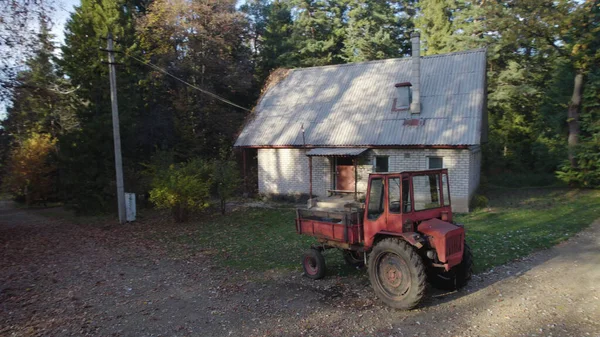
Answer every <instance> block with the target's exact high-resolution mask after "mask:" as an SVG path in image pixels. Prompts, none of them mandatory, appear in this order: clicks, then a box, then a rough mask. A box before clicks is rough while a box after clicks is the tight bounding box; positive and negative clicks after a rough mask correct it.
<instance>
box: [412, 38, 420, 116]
mask: <svg viewBox="0 0 600 337" xmlns="http://www.w3.org/2000/svg"><path fill="white" fill-rule="evenodd" d="M410 40H411V42H412V78H411V81H410V82H411V84H412V102H411V103H410V112H411V113H412V114H415V115H418V114H420V113H421V34H419V32H413V33H412V34H410Z"/></svg>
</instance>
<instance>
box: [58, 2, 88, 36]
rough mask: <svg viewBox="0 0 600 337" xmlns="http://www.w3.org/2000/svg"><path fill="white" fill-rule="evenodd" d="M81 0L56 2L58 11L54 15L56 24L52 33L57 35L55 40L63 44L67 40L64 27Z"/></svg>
mask: <svg viewBox="0 0 600 337" xmlns="http://www.w3.org/2000/svg"><path fill="white" fill-rule="evenodd" d="M80 3H81V1H80V0H58V1H57V3H56V11H55V13H54V15H53V17H52V21H53V24H54V26H53V27H52V34H54V36H55V41H56V42H58V43H59V44H62V43H63V41H64V40H65V35H64V29H65V24H66V23H67V20H68V19H69V16H70V15H71V13H73V10H74V6H79V4H80Z"/></svg>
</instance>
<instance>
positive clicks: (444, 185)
mask: <svg viewBox="0 0 600 337" xmlns="http://www.w3.org/2000/svg"><path fill="white" fill-rule="evenodd" d="M442 189H443V191H444V206H450V192H448V175H447V174H442Z"/></svg>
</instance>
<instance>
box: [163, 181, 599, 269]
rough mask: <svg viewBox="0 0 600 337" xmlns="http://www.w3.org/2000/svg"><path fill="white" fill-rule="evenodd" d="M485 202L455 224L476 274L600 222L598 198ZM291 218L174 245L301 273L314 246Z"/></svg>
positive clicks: (217, 221) (231, 221)
mask: <svg viewBox="0 0 600 337" xmlns="http://www.w3.org/2000/svg"><path fill="white" fill-rule="evenodd" d="M488 196H489V199H490V209H486V210H479V211H476V212H473V213H470V214H465V215H458V216H455V220H456V221H458V222H461V223H464V224H465V226H466V228H467V241H468V242H469V244H470V245H471V247H472V248H473V252H474V255H475V263H476V266H475V268H476V269H475V270H476V272H482V271H484V270H487V269H490V268H492V267H493V266H497V265H501V264H504V263H506V262H509V261H511V260H513V259H516V258H519V257H523V256H525V255H527V254H529V253H531V252H533V251H535V250H539V249H543V248H547V247H550V246H552V245H555V244H556V243H558V242H560V241H562V240H564V239H566V238H568V237H569V236H571V235H573V234H574V233H577V232H578V231H580V230H581V229H583V228H585V227H586V226H588V225H589V224H590V223H592V222H593V220H594V219H595V218H598V217H600V191H590V190H584V191H581V190H568V189H543V188H540V189H497V190H493V191H491V192H490V193H489V194H488ZM294 216H295V211H294V210H293V209H289V208H281V209H259V208H250V209H244V210H239V211H236V212H233V213H231V214H229V215H226V216H213V217H211V218H210V219H207V220H205V221H202V222H197V223H191V224H189V225H188V226H189V227H188V228H189V230H187V231H183V232H181V233H179V234H177V236H176V237H175V240H174V241H175V242H174V243H177V242H178V243H183V244H185V245H186V246H188V247H196V249H202V250H204V251H205V252H208V253H210V254H213V256H214V257H215V258H216V259H217V260H218V261H219V262H220V263H222V264H224V265H228V266H231V267H235V268H240V269H253V270H259V271H260V270H269V269H299V268H300V256H301V254H302V252H303V251H304V250H305V249H307V248H309V247H310V244H311V243H313V242H314V239H312V238H310V237H307V236H301V235H297V234H296V232H295V226H294ZM326 261H327V265H328V269H329V274H330V275H331V274H333V275H336V274H337V275H345V274H348V273H352V272H353V270H352V269H351V268H349V267H346V266H345V265H344V263H343V260H342V258H341V255H340V253H339V252H337V251H335V250H332V251H328V252H327V253H326Z"/></svg>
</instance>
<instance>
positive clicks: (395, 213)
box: [296, 169, 473, 309]
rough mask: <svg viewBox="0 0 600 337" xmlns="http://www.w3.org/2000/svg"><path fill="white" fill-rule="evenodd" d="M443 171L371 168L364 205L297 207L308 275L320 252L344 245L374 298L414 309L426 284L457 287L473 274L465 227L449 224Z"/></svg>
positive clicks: (319, 268) (321, 271) (319, 271)
mask: <svg viewBox="0 0 600 337" xmlns="http://www.w3.org/2000/svg"><path fill="white" fill-rule="evenodd" d="M449 191H450V188H449V184H448V171H447V170H446V169H442V170H427V171H414V172H401V173H385V174H381V173H373V174H370V175H369V185H368V188H367V193H366V200H365V203H364V204H348V205H344V208H343V209H338V210H336V209H320V208H310V209H298V210H297V218H296V230H297V231H298V233H299V234H304V235H310V236H314V237H315V238H317V241H318V244H317V245H313V246H312V247H311V249H310V250H309V251H308V252H306V253H305V254H304V256H303V257H302V266H303V268H304V272H305V274H306V276H308V277H310V278H312V279H320V278H322V277H323V276H325V259H324V257H323V255H322V252H323V251H324V250H326V249H331V248H338V249H340V250H342V253H343V254H344V259H345V260H346V262H347V263H349V264H351V265H353V266H355V267H363V266H365V265H366V266H367V267H368V272H369V279H370V281H371V285H372V286H373V288H374V290H375V293H376V294H377V296H378V297H379V298H380V299H381V300H382V301H383V302H385V303H386V304H388V305H389V306H391V307H394V308H398V309H412V308H414V307H415V306H417V304H419V302H420V301H421V299H422V298H423V296H424V294H425V285H426V281H429V282H430V283H431V284H432V285H434V286H436V287H440V288H444V289H457V288H460V287H462V286H464V285H465V284H466V283H467V281H468V280H469V279H470V278H471V272H472V264H473V260H472V255H471V251H470V249H469V246H467V244H466V243H465V229H464V227H463V226H462V225H460V224H457V223H454V222H453V221H452V209H451V206H450V193H449Z"/></svg>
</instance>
